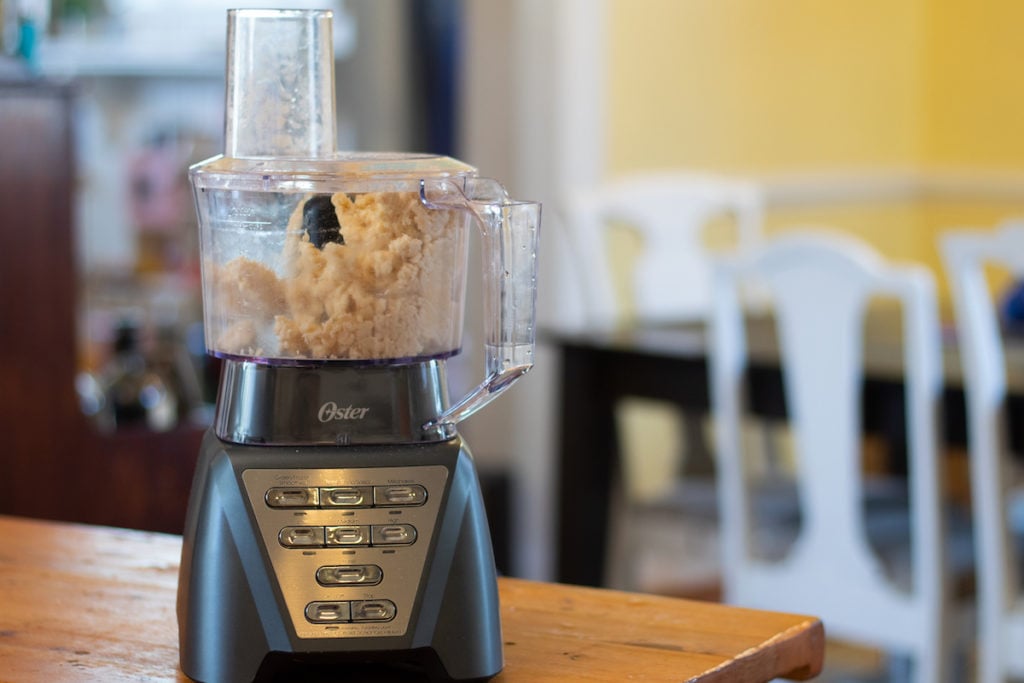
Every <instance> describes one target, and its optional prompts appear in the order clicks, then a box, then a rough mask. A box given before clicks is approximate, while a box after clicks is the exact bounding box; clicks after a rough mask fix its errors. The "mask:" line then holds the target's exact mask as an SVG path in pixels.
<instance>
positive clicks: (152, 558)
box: [0, 516, 824, 683]
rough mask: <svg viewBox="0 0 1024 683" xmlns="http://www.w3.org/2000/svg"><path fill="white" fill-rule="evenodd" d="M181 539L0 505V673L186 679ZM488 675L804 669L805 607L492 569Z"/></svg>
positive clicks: (735, 675)
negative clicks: (181, 658) (566, 581)
mask: <svg viewBox="0 0 1024 683" xmlns="http://www.w3.org/2000/svg"><path fill="white" fill-rule="evenodd" d="M180 553H181V539H180V538H179V537H177V536H170V535H165V534H156V533H148V532H140V531H129V530H123V529H112V528H108V527H95V526H85V525H72V524H66V523H59V522H45V521H40V520H29V519H25V518H18V517H6V516H0V682H2V683H30V682H34V681H47V682H50V681H61V682H62V683H66V682H68V681H82V682H86V681H88V682H89V683H92V682H94V681H104V682H108V683H109V682H112V681H182V682H184V681H187V680H188V679H187V678H186V677H185V675H184V674H182V673H181V671H180V670H179V669H178V635H177V622H176V617H175V593H176V590H177V581H178V561H179V555H180ZM499 590H500V595H501V614H502V628H503V635H504V641H505V669H504V671H503V672H502V673H501V674H499V675H498V676H497V677H496V678H495V679H494V681H495V682H496V683H515V682H517V681H524V682H526V681H529V682H530V683H544V682H546V681H550V682H552V683H554V682H556V681H557V682H558V683H564V682H566V681H608V682H612V681H615V682H616V683H617V682H619V681H624V680H627V679H628V680H635V681H730V682H731V683H743V682H744V681H767V680H770V679H772V678H776V677H778V676H786V677H792V678H797V679H806V678H811V677H813V676H816V675H817V674H818V673H819V672H820V670H821V666H822V659H823V656H824V631H823V628H822V624H821V622H820V621H818V620H817V619H814V618H812V617H802V616H795V615H790V614H779V613H774V612H760V611H754V610H744V609H738V608H734V607H729V606H724V605H718V604H714V603H701V602H692V601H686V600H678V599H672V598H664V597H655V596H643V595H635V594H630V593H621V592H614V591H608V590H601V589H595V588H582V587H573V586H564V585H557V584H545V583H536V582H531V581H523V580H518V579H508V578H502V579H499Z"/></svg>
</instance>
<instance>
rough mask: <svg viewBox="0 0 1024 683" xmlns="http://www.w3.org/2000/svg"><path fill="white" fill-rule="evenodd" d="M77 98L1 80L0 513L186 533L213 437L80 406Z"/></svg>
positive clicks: (66, 91) (68, 91) (67, 91)
mask: <svg viewBox="0 0 1024 683" xmlns="http://www.w3.org/2000/svg"><path fill="white" fill-rule="evenodd" d="M73 97H74V92H73V89H72V88H71V87H70V86H67V85H57V84H50V83H42V82H38V81H13V82H2V81H0V439H2V442H0V469H2V472H0V513H8V514H17V515H27V516H32V517H42V518H49V519H61V520H69V521H80V522H89V523H94V524H106V525H114V526H126V527H133V528H139V529H151V530H157V531H169V532H180V531H181V528H182V525H183V522H184V514H185V506H186V504H187V500H188V491H189V487H190V485H191V478H192V470H193V467H194V465H195V460H196V456H197V452H198V448H199V442H200V440H201V438H202V431H201V430H200V429H198V428H191V427H181V428H178V429H176V430H174V431H171V432H164V433H155V432H150V431H146V430H142V429H139V430H137V431H135V430H133V431H127V432H118V433H116V434H111V435H104V434H100V433H98V432H97V431H96V430H95V429H94V428H93V426H92V425H91V424H90V423H89V421H88V420H87V419H86V418H85V417H84V416H83V415H82V413H81V411H80V410H79V407H78V399H77V394H76V392H75V386H74V382H75V374H76V369H77V362H76V329H75V320H76V305H77V297H76V290H77V285H78V279H77V276H76V272H75V251H74V230H73V225H74V223H73V214H74V200H73V197H74V192H75V160H74V145H73V137H72V136H73V121H72V116H73V109H72V104H73Z"/></svg>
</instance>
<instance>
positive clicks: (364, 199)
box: [178, 10, 540, 683]
mask: <svg viewBox="0 0 1024 683" xmlns="http://www.w3.org/2000/svg"><path fill="white" fill-rule="evenodd" d="M226 103H227V108H226V125H225V133H226V149H225V153H224V154H223V155H221V156H217V157H214V158H212V159H210V160H208V161H205V162H202V163H200V164H198V165H196V166H194V167H193V168H192V169H191V171H190V175H191V179H192V184H193V188H194V191H195V199H196V207H197V211H198V216H199V225H200V234H201V256H202V274H203V304H204V321H205V332H206V344H207V348H208V350H209V352H211V353H212V354H214V355H216V356H218V357H219V358H221V359H223V370H222V376H221V381H220V386H219V390H218V391H219V393H218V398H217V409H216V414H215V418H214V424H213V426H212V428H211V429H210V431H209V433H208V434H207V436H206V439H205V441H204V443H203V447H202V452H201V453H200V459H199V463H198V466H197V470H196V475H195V480H194V483H193V488H192V497H191V501H190V504H189V509H188V516H187V520H186V528H185V539H184V549H183V552H182V563H181V576H180V582H179V591H178V623H179V635H180V645H181V667H182V670H183V671H184V673H185V674H187V675H188V676H190V677H192V678H194V679H197V680H199V681H204V682H206V683H219V682H227V681H231V682H235V681H252V680H271V679H275V678H287V679H290V678H291V676H292V675H297V673H298V671H299V670H300V669H301V670H307V669H308V670H311V671H314V670H315V671H319V672H321V673H324V672H326V673H328V674H333V675H335V676H337V677H339V678H342V677H343V675H344V674H346V672H351V671H353V670H355V669H356V668H358V667H362V670H366V669H365V668H366V667H370V670H371V671H372V670H373V669H374V667H378V666H380V667H383V666H384V665H396V666H409V667H415V668H417V669H418V670H422V671H423V672H425V673H426V674H427V675H428V676H429V677H430V678H432V679H434V680H485V679H487V678H489V677H491V676H493V675H494V674H496V673H497V672H498V671H500V670H501V667H502V648H501V627H500V622H499V614H498V594H497V585H496V579H495V569H494V560H493V554H492V550H491V545H490V537H489V534H488V530H487V523H486V515H485V512H484V508H483V503H482V500H481V495H480V488H479V484H478V480H477V475H476V472H475V469H474V466H473V461H472V458H471V456H470V453H469V450H468V448H467V447H466V444H465V443H464V442H463V440H462V439H461V437H460V436H459V434H458V431H457V430H456V428H455V424H456V423H457V422H458V421H459V420H462V419H463V418H465V417H467V416H468V415H470V414H471V413H473V412H474V411H476V410H477V409H479V408H480V407H482V406H483V405H485V404H486V403H488V402H490V401H491V400H492V399H493V398H495V397H496V396H497V395H498V394H500V393H501V392H502V391H504V390H505V389H507V388H508V387H509V386H510V385H511V384H512V383H513V382H514V381H515V380H516V379H518V378H519V377H521V376H522V375H523V374H524V373H525V372H526V371H527V370H529V368H530V367H531V365H532V363H533V347H534V309H535V291H536V287H535V274H536V264H535V261H536V243H537V230H538V224H539V217H540V207H539V205H537V204H535V203H528V202H518V201H513V200H511V199H509V197H508V195H507V194H506V193H505V191H504V189H503V188H502V187H501V185H499V184H498V183H497V182H495V181H493V180H489V179H486V178H480V177H478V175H477V173H476V171H475V170H474V169H473V168H472V167H470V166H467V165H466V164H463V163H461V162H459V161H456V160H454V159H451V158H447V157H438V156H426V155H415V154H355V153H339V152H337V151H336V150H335V133H334V131H335V115H334V72H333V52H332V46H331V14H330V12H327V11H305V10H301V11H299V10H297V11H292V10H280V11H278V10H275V11H267V10H233V11H231V12H229V15H228V72H227V97H226ZM474 226H475V228H478V229H479V230H480V233H481V235H482V240H481V242H482V245H483V251H484V259H483V262H484V264H485V266H484V275H483V287H484V301H485V304H484V319H485V327H486V330H485V347H486V377H485V378H484V380H483V382H482V383H481V384H480V385H479V386H478V387H476V388H475V389H474V390H472V391H471V392H470V393H469V394H468V395H467V396H465V397H463V398H461V399H459V400H456V401H449V398H448V390H447V383H446V376H445V361H446V360H447V359H448V358H450V357H452V356H453V355H455V354H456V353H458V352H459V349H460V344H461V338H462V321H463V299H464V291H465V280H466V262H467V249H468V241H469V232H470V230H471V229H473V228H474Z"/></svg>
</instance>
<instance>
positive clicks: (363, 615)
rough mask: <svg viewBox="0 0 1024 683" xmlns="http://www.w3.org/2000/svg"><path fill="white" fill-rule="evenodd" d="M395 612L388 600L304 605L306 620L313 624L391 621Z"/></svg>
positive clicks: (343, 601) (319, 602)
mask: <svg viewBox="0 0 1024 683" xmlns="http://www.w3.org/2000/svg"><path fill="white" fill-rule="evenodd" d="M397 612H398V609H397V608H396V607H395V603H393V602H391V601H390V600H352V601H347V600H342V601H340V602H335V601H331V602H323V601H318V602H311V603H309V604H308V605H306V619H308V620H309V621H311V622H312V623H314V624H343V623H347V622H352V621H357V622H364V621H391V620H392V619H394V618H395V614H396V613H397Z"/></svg>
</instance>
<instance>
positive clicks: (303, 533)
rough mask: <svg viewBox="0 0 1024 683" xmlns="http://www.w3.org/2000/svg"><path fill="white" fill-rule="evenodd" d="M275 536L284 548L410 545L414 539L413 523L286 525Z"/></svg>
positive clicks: (414, 529) (414, 528)
mask: <svg viewBox="0 0 1024 683" xmlns="http://www.w3.org/2000/svg"><path fill="white" fill-rule="evenodd" d="M277 538H278V540H279V541H280V543H281V545H283V546H284V547H285V548H324V547H327V548H337V547H353V546H380V545H412V544H413V543H415V542H416V527H414V526H413V525H411V524H373V525H350V526H286V527H285V528H283V529H281V531H280V533H278V535H277Z"/></svg>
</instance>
